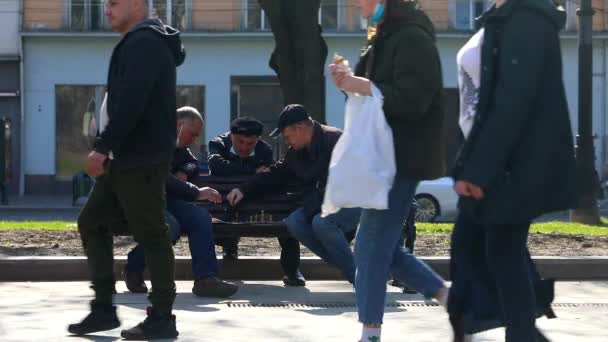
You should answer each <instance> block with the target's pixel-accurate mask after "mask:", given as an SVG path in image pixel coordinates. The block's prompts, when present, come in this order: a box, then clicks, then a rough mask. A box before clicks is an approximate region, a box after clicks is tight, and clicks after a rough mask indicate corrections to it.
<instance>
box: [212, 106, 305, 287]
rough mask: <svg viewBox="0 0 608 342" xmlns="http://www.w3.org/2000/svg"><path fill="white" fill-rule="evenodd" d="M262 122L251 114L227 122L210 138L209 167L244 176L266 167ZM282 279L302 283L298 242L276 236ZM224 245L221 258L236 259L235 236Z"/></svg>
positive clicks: (218, 173)
mask: <svg viewBox="0 0 608 342" xmlns="http://www.w3.org/2000/svg"><path fill="white" fill-rule="evenodd" d="M263 130H264V126H263V125H262V123H261V122H259V121H258V120H256V119H253V118H246V117H244V118H238V119H236V120H234V121H233V122H232V123H231V125H230V132H228V133H225V134H222V135H220V136H218V137H216V138H215V139H213V140H211V141H210V142H209V171H210V173H211V175H213V176H227V177H229V176H244V175H255V174H259V173H263V172H267V171H269V167H270V165H272V163H273V159H272V149H271V147H270V145H268V144H267V143H266V142H264V141H263V140H261V139H260V136H261V135H262V131H263ZM279 243H280V244H281V265H282V266H283V271H284V272H285V277H284V278H283V282H284V283H285V285H288V286H304V285H306V282H305V279H304V277H303V276H302V274H301V273H300V271H299V269H298V268H299V266H300V244H299V243H298V241H297V240H295V239H293V238H279ZM218 244H219V245H222V246H223V248H224V258H226V259H237V257H238V254H237V245H238V239H222V240H221V241H218Z"/></svg>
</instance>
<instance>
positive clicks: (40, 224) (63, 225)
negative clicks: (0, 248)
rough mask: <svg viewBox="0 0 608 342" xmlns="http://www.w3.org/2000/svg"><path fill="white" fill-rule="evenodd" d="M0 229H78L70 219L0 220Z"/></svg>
mask: <svg viewBox="0 0 608 342" xmlns="http://www.w3.org/2000/svg"><path fill="white" fill-rule="evenodd" d="M0 230H76V222H69V221H23V222H18V221H0Z"/></svg>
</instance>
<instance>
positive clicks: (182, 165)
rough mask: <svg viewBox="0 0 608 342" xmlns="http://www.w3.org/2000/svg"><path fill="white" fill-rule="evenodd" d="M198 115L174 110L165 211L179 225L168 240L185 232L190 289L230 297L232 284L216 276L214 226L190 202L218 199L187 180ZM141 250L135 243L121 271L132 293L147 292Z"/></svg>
mask: <svg viewBox="0 0 608 342" xmlns="http://www.w3.org/2000/svg"><path fill="white" fill-rule="evenodd" d="M203 125H204V120H203V117H202V116H201V114H200V113H199V112H198V111H197V110H196V109H195V108H192V107H183V108H180V109H178V110H177V134H178V136H177V140H178V141H177V148H176V149H175V152H174V154H173V162H172V164H171V174H170V175H169V177H167V180H166V183H165V187H166V192H167V211H168V212H169V213H170V214H171V215H173V217H175V219H176V220H177V222H178V223H179V225H173V226H171V227H170V228H171V230H170V232H169V234H170V237H171V240H172V241H174V242H175V241H177V240H178V239H179V237H180V233H182V232H185V233H186V234H188V244H189V245H190V254H191V256H192V274H193V276H194V287H193V288H192V292H193V293H194V294H195V295H197V296H201V297H230V296H232V295H233V294H235V293H236V291H237V290H238V287H237V286H236V285H235V284H232V283H229V282H226V281H223V280H220V279H219V278H217V274H218V262H217V258H216V256H215V243H214V241H213V226H212V223H211V215H209V212H208V211H207V209H205V208H202V207H200V206H197V205H196V204H195V203H192V202H193V201H197V200H208V201H212V202H215V203H218V202H221V201H222V198H221V195H220V194H219V192H217V191H216V190H214V189H211V188H198V187H197V186H195V185H194V184H192V183H190V182H189V181H190V180H192V179H193V178H195V177H197V176H198V172H199V170H198V161H197V160H196V158H195V157H194V156H193V155H192V153H191V152H190V149H189V148H188V146H189V145H191V144H193V143H194V142H195V141H196V138H197V137H198V136H199V134H200V132H201V130H202V129H203ZM144 268H145V257H144V251H143V248H141V246H139V245H138V246H136V247H135V248H134V249H133V250H132V251H131V252H130V253H129V255H128V258H127V265H126V266H125V270H124V277H125V282H126V283H127V288H129V290H130V291H133V292H146V291H147V288H146V285H145V283H144V280H143V279H144V278H143V270H144Z"/></svg>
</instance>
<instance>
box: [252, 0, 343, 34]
mask: <svg viewBox="0 0 608 342" xmlns="http://www.w3.org/2000/svg"><path fill="white" fill-rule="evenodd" d="M241 1H242V2H241V6H242V12H241V20H242V23H243V27H244V28H245V30H246V31H268V30H270V23H269V21H268V17H267V16H266V14H265V13H264V10H263V9H262V7H261V6H260V4H259V2H258V1H257V0H241ZM346 6H347V5H346V0H321V6H320V8H319V25H321V26H322V27H323V29H324V30H328V31H336V30H338V29H339V28H342V22H343V21H344V20H341V18H343V17H344V16H345V14H346V10H345V9H346Z"/></svg>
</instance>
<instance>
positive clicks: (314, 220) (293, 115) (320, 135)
mask: <svg viewBox="0 0 608 342" xmlns="http://www.w3.org/2000/svg"><path fill="white" fill-rule="evenodd" d="M278 134H282V135H283V138H284V140H285V142H286V143H287V145H289V149H288V150H287V154H286V155H285V158H283V159H282V160H280V161H278V162H277V163H275V164H274V165H272V166H271V167H270V170H269V171H268V172H263V173H259V174H257V175H256V176H255V177H254V179H253V180H252V181H251V182H249V183H246V184H243V185H241V186H239V187H238V188H236V189H233V190H232V191H231V192H230V193H229V194H228V196H227V199H228V202H229V203H230V204H231V205H236V204H237V203H239V202H240V201H241V200H242V199H243V197H244V196H253V195H256V194H260V193H264V192H269V191H277V190H284V189H285V187H286V186H287V185H288V184H289V183H293V182H294V181H295V182H297V183H298V184H299V185H300V186H301V187H302V189H303V193H304V201H303V207H302V208H299V209H297V210H295V211H294V212H293V213H291V215H289V218H288V219H287V228H288V229H289V233H290V234H291V236H293V237H295V238H296V239H298V241H300V242H301V243H302V244H304V245H305V246H306V247H308V249H310V250H311V251H312V252H314V253H315V254H316V255H318V256H319V257H321V258H322V259H323V260H325V261H326V262H328V263H330V264H332V265H334V266H336V267H337V268H338V269H340V271H341V272H342V274H343V275H344V277H345V278H346V279H347V280H348V281H349V282H351V283H352V282H353V281H354V277H355V263H354V258H353V254H352V251H351V250H350V245H349V243H348V241H347V236H352V234H353V232H354V231H355V230H356V229H357V226H358V224H359V218H360V216H361V209H358V208H344V209H341V210H340V211H338V212H337V213H335V214H333V215H329V216H327V217H321V204H322V202H323V196H324V194H325V185H326V183H327V175H328V172H329V162H330V159H331V153H332V151H333V149H334V146H335V145H336V143H337V142H338V139H339V138H340V136H341V135H342V131H341V130H339V129H338V128H335V127H330V126H324V125H321V124H319V123H318V122H316V121H314V120H312V119H311V118H310V116H309V115H308V112H307V111H306V109H305V108H304V107H303V106H301V105H289V106H287V107H285V109H284V110H283V112H282V113H281V114H280V116H279V122H278V127H277V129H275V130H274V131H273V132H272V133H271V136H276V135H278Z"/></svg>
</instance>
